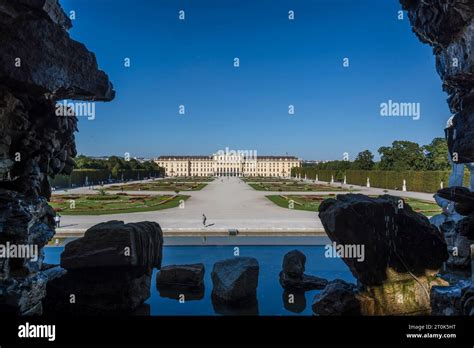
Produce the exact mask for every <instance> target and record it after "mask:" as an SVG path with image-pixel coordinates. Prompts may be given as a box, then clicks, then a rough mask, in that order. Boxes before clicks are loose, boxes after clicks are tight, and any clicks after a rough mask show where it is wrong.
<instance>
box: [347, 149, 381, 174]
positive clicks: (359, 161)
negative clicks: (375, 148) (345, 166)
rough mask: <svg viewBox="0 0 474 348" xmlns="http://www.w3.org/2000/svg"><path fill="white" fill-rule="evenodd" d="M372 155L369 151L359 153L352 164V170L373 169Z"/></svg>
mask: <svg viewBox="0 0 474 348" xmlns="http://www.w3.org/2000/svg"><path fill="white" fill-rule="evenodd" d="M374 165H375V162H374V155H373V154H372V152H370V151H369V150H365V151H362V152H359V154H358V155H357V157H356V159H355V160H354V162H353V163H352V169H362V170H372V169H373V168H374Z"/></svg>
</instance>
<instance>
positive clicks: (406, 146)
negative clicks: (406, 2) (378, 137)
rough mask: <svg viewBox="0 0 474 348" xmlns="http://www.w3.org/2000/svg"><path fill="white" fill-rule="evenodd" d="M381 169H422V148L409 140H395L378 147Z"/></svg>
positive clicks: (423, 160) (423, 161)
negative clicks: (388, 144)
mask: <svg viewBox="0 0 474 348" xmlns="http://www.w3.org/2000/svg"><path fill="white" fill-rule="evenodd" d="M378 152H379V153H380V156H381V157H380V165H379V167H380V169H382V170H396V171H401V170H423V169H424V164H425V154H424V151H423V148H422V147H421V146H420V145H418V144H417V143H414V142H411V141H402V140H396V141H394V142H393V143H392V146H382V147H381V148H379V150H378Z"/></svg>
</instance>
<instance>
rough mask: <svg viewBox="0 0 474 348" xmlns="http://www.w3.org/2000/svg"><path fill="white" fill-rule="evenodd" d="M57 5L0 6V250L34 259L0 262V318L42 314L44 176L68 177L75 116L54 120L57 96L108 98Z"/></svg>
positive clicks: (48, 222)
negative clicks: (17, 249) (27, 249)
mask: <svg viewBox="0 0 474 348" xmlns="http://www.w3.org/2000/svg"><path fill="white" fill-rule="evenodd" d="M70 27H71V21H70V20H69V19H68V16H67V15H66V14H65V13H64V11H63V10H62V8H61V6H60V5H59V4H58V2H57V1H54V0H51V1H49V0H48V1H46V0H35V1H31V0H3V1H2V2H1V5H0V33H1V34H0V36H1V39H0V41H1V45H2V49H1V50H0V226H2V233H1V236H0V244H5V243H6V242H10V243H11V244H20V243H21V244H22V245H23V244H28V245H31V246H35V247H38V254H39V255H38V260H37V261H31V260H24V259H11V260H2V261H0V312H14V313H18V314H40V313H41V297H42V296H44V288H45V286H46V279H47V278H46V276H45V275H44V273H43V272H42V271H41V264H42V260H43V251H42V248H43V246H44V245H45V244H46V243H47V242H48V240H50V239H51V237H52V236H53V235H54V222H53V216H54V211H53V210H52V208H51V207H49V206H48V204H47V202H46V199H48V198H49V197H50V195H51V189H50V184H49V181H48V177H50V176H52V177H54V176H55V175H58V174H66V175H68V174H70V173H71V171H72V169H73V166H74V161H73V157H74V156H75V155H76V147H75V143H74V141H75V139H74V132H75V131H76V130H77V118H76V117H75V116H73V115H72V116H69V117H58V116H57V115H56V101H58V100H59V99H62V98H67V99H87V100H91V101H94V100H103V101H106V100H111V99H113V97H114V91H113V89H112V85H111V83H110V81H109V79H108V77H107V75H106V74H105V73H104V72H102V71H100V70H99V69H98V67H97V61H96V59H95V56H94V54H93V53H91V52H89V51H88V50H87V48H86V47H85V46H84V45H83V44H81V43H79V42H76V41H74V40H72V39H71V38H70V37H69V34H68V33H67V30H68V29H69V28H70Z"/></svg>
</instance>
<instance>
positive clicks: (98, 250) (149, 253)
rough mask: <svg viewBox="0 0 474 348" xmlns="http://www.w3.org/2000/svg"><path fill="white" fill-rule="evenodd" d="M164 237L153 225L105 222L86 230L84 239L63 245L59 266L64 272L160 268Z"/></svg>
mask: <svg viewBox="0 0 474 348" xmlns="http://www.w3.org/2000/svg"><path fill="white" fill-rule="evenodd" d="M162 247H163V234H162V231H161V228H160V225H158V224H157V223H156V222H148V221H144V222H137V223H129V224H124V223H123V221H108V222H103V223H100V224H97V225H95V226H92V227H91V228H89V229H88V230H87V231H86V232H85V233H84V237H82V238H79V239H76V240H74V241H72V242H69V243H68V244H66V246H65V248H64V252H63V253H62V254H61V267H63V268H65V269H67V270H75V269H79V270H85V269H88V268H106V267H121V266H124V267H138V268H140V269H146V270H151V269H152V268H160V267H161V259H162Z"/></svg>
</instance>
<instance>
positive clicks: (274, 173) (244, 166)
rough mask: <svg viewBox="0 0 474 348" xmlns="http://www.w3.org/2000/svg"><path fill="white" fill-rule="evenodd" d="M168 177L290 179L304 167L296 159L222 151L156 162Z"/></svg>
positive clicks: (165, 157) (168, 157) (168, 158)
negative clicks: (293, 169)
mask: <svg viewBox="0 0 474 348" xmlns="http://www.w3.org/2000/svg"><path fill="white" fill-rule="evenodd" d="M154 161H155V162H156V163H157V164H158V165H159V166H160V167H163V168H164V169H165V175H166V176H264V177H283V178H285V177H290V176H291V168H294V167H300V166H301V161H300V160H299V159H298V158H297V157H294V156H256V155H255V156H253V155H252V156H249V155H246V154H242V153H239V152H235V151H231V152H230V153H229V152H223V151H220V152H218V153H217V154H214V155H211V156H160V157H158V158H155V160H154Z"/></svg>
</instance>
